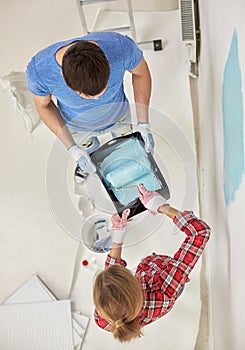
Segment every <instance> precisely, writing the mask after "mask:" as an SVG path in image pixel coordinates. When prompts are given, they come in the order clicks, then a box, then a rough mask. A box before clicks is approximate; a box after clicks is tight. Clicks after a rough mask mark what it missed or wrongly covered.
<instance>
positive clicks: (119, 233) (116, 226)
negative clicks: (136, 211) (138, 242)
mask: <svg viewBox="0 0 245 350" xmlns="http://www.w3.org/2000/svg"><path fill="white" fill-rule="evenodd" d="M129 214H130V209H126V210H124V212H123V213H122V217H120V216H119V215H118V214H114V215H113V216H112V218H111V222H112V230H114V235H113V243H117V244H119V245H121V244H122V243H123V239H124V235H125V231H126V226H127V217H128V216H129Z"/></svg>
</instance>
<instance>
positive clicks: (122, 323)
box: [114, 320, 124, 328]
mask: <svg viewBox="0 0 245 350" xmlns="http://www.w3.org/2000/svg"><path fill="white" fill-rule="evenodd" d="M114 326H115V328H120V327H122V326H124V322H123V321H122V320H117V321H116V322H115V323H114Z"/></svg>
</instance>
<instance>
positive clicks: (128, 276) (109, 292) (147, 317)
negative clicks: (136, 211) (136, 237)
mask: <svg viewBox="0 0 245 350" xmlns="http://www.w3.org/2000/svg"><path fill="white" fill-rule="evenodd" d="M138 190H139V193H140V200H141V202H142V203H143V205H144V206H145V207H146V208H147V209H148V210H149V211H150V212H151V213H152V214H156V213H160V214H165V215H167V216H168V217H169V218H170V219H172V220H173V222H174V223H175V225H176V226H177V227H178V228H179V229H180V230H181V231H183V232H184V233H185V234H186V238H185V240H184V242H183V243H182V245H181V246H180V248H179V249H178V251H177V252H176V253H175V254H174V256H173V258H172V257H169V256H166V255H159V254H155V253H152V254H151V255H150V256H147V257H146V258H144V259H143V260H141V262H140V263H139V265H138V267H137V269H136V273H135V275H134V274H132V272H131V271H130V270H128V269H126V268H125V267H126V265H127V263H126V261H125V260H123V259H122V258H121V252H122V244H123V238H124V234H125V230H126V224H127V217H128V215H129V210H126V211H124V212H123V215H122V218H120V216H119V215H118V214H114V215H113V217H112V224H113V225H112V229H113V230H114V236H113V244H112V248H111V251H110V253H109V255H108V256H107V259H106V262H105V267H106V269H105V270H103V271H102V272H100V273H99V274H98V275H97V276H96V278H95V282H94V290H93V298H94V303H95V307H96V311H95V315H94V317H95V322H96V323H97V324H98V326H99V327H101V328H103V329H105V330H107V331H111V332H113V335H114V337H115V338H116V339H118V340H119V341H121V342H125V341H130V340H131V339H133V338H136V337H140V336H141V335H142V332H141V330H142V327H144V326H145V325H147V324H149V323H151V322H153V321H155V320H157V319H159V318H160V317H162V316H164V315H166V314H167V313H168V312H169V311H170V310H171V309H172V307H173V306H174V303H175V301H176V300H177V299H178V297H179V296H180V294H181V293H182V291H183V288H184V285H185V283H187V282H188V281H189V278H188V276H189V274H190V272H191V270H192V269H193V267H194V266H195V264H196V262H197V261H198V259H199V258H200V256H201V254H202V252H203V249H204V248H205V246H206V243H207V242H208V240H209V236H210V228H209V226H208V225H207V224H206V223H205V222H203V221H202V220H200V219H198V218H197V217H196V216H195V215H194V213H193V212H192V211H184V212H181V211H179V210H177V209H175V208H173V207H171V206H170V205H169V204H167V203H166V200H165V199H164V198H163V197H162V196H160V195H159V194H158V193H157V192H154V191H147V190H146V188H145V187H144V185H143V184H140V185H138Z"/></svg>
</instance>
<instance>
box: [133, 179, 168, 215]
mask: <svg viewBox="0 0 245 350" xmlns="http://www.w3.org/2000/svg"><path fill="white" fill-rule="evenodd" d="M138 191H139V193H140V197H139V199H140V201H141V203H142V204H143V205H144V206H145V208H147V209H148V210H149V212H150V213H151V214H156V213H158V209H159V207H162V206H169V204H168V203H167V200H166V199H165V198H164V197H162V196H161V195H160V194H159V193H157V192H155V191H148V190H147V189H146V188H145V186H144V185H143V184H139V185H138Z"/></svg>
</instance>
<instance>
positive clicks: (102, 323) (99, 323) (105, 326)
mask: <svg viewBox="0 0 245 350" xmlns="http://www.w3.org/2000/svg"><path fill="white" fill-rule="evenodd" d="M94 321H95V323H96V324H97V326H99V327H100V328H102V329H104V330H105V331H108V332H111V326H110V324H109V322H107V321H106V320H105V319H104V318H102V317H100V316H99V314H98V312H97V311H96V310H95V312H94Z"/></svg>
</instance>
